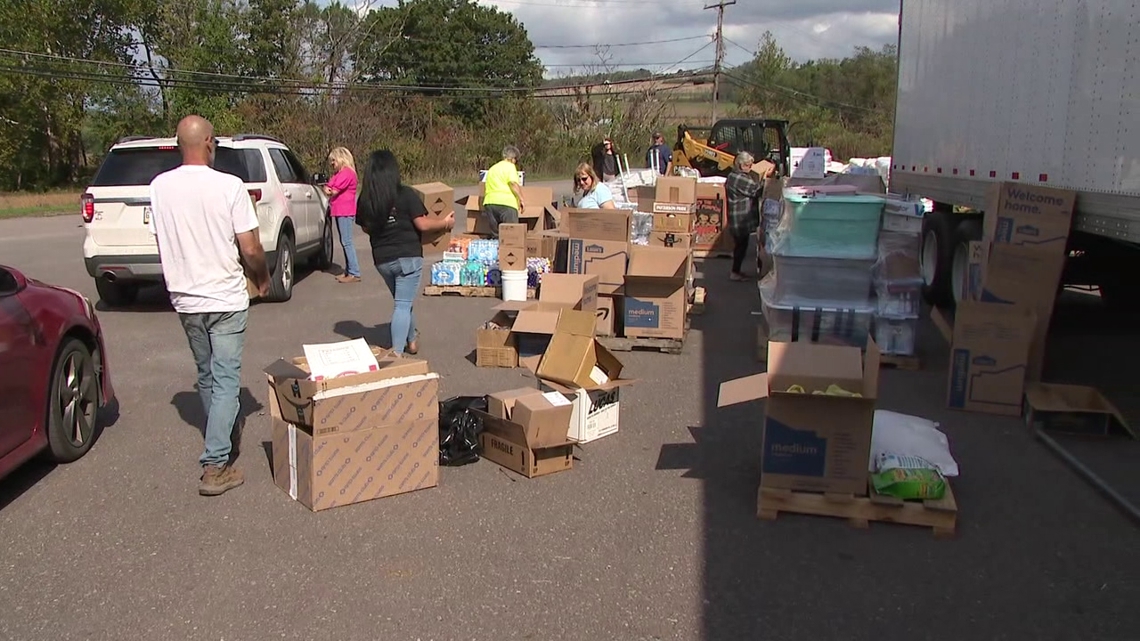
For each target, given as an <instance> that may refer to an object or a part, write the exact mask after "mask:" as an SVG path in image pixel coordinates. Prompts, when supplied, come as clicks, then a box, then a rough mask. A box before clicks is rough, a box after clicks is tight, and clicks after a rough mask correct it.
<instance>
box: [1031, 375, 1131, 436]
mask: <svg viewBox="0 0 1140 641" xmlns="http://www.w3.org/2000/svg"><path fill="white" fill-rule="evenodd" d="M1025 423H1026V424H1027V425H1029V427H1032V428H1034V429H1038V430H1045V431H1050V432H1062V433H1067V434H1079V435H1082V436H1109V435H1112V434H1113V433H1123V434H1125V435H1127V436H1130V437H1132V438H1136V433H1135V432H1134V431H1133V430H1132V427H1131V426H1130V425H1129V424H1128V421H1126V420H1124V415H1123V414H1121V413H1120V410H1118V409H1116V406H1115V405H1113V404H1112V401H1109V400H1108V399H1107V398H1105V397H1104V395H1103V394H1101V393H1100V391H1099V390H1097V389H1096V388H1095V387H1086V386H1084V385H1058V384H1055V383H1030V384H1029V385H1027V386H1026V388H1025Z"/></svg>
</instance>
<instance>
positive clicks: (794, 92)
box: [724, 73, 878, 113]
mask: <svg viewBox="0 0 1140 641" xmlns="http://www.w3.org/2000/svg"><path fill="white" fill-rule="evenodd" d="M724 76H725V77H726V78H728V79H729V80H733V81H735V82H736V83H737V84H738V85H749V86H752V87H756V88H757V89H762V90H765V91H773V90H777V91H780V92H783V93H784V94H785V95H787V96H788V97H789V98H792V99H795V100H800V101H803V102H811V103H812V104H814V105H815V106H817V107H830V108H832V109H836V110H837V111H843V110H848V111H862V112H865V113H877V111H878V110H877V109H872V108H870V107H861V106H859V105H852V104H850V103H846V102H839V101H837V100H829V99H827V98H821V97H820V96H816V95H813V94H809V93H804V92H803V91H800V90H798V89H792V88H791V87H784V86H782V85H777V84H773V83H767V84H762V83H759V82H756V81H754V80H750V79H747V78H742V77H739V76H736V75H733V74H731V73H725V74H724Z"/></svg>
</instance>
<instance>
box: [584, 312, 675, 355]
mask: <svg viewBox="0 0 1140 641" xmlns="http://www.w3.org/2000/svg"><path fill="white" fill-rule="evenodd" d="M688 337H689V320H688V317H686V319H685V333H684V337H683V338H626V337H624V336H599V337H598V342H599V343H601V344H602V345H603V346H605V348H606V349H608V350H610V351H611V352H632V351H634V350H649V351H657V352H661V353H663V354H681V353H683V352H684V351H685V341H686V340H687V339H688Z"/></svg>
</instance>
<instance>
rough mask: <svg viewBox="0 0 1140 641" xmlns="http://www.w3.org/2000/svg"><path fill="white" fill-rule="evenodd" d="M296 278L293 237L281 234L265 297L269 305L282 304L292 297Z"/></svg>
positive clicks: (284, 233)
mask: <svg viewBox="0 0 1140 641" xmlns="http://www.w3.org/2000/svg"><path fill="white" fill-rule="evenodd" d="M296 277H297V262H296V256H295V255H294V252H293V237H292V236H290V235H289V234H288V233H287V232H282V233H281V236H280V238H279V239H278V241H277V264H276V265H275V266H274V267H273V274H272V275H271V276H270V278H269V295H267V296H266V297H265V299H266V300H268V301H269V302H271V303H283V302H285V301H287V300H289V299H290V298H292V297H293V282H294V281H295V280H296Z"/></svg>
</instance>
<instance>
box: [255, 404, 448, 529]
mask: <svg viewBox="0 0 1140 641" xmlns="http://www.w3.org/2000/svg"><path fill="white" fill-rule="evenodd" d="M271 398H272V397H271ZM271 439H272V444H273V451H272V459H273V482H274V484H275V485H277V487H279V488H281V489H282V490H283V491H285V493H287V494H288V495H289V496H290V497H292V498H293V499H294V500H296V501H299V502H300V503H301V504H302V505H304V506H305V507H307V508H309V509H310V510H312V511H314V512H319V511H321V510H327V509H329V508H332V507H337V506H341V505H349V504H352V503H360V502H363V501H369V500H372V499H378V498H383V497H386V496H393V495H396V494H403V493H405V492H411V491H413V490H421V489H425V488H429V487H435V486H436V485H438V484H439V421H438V419H435V418H431V419H417V420H415V421H411V422H408V423H402V424H394V425H389V426H387V427H381V428H376V429H363V430H356V431H350V432H344V433H340V434H326V435H324V436H314V435H313V433H312V431H311V429H310V428H306V427H302V426H298V425H295V424H293V423H289V422H286V421H283V420H281V419H280V418H278V417H274V418H273V428H272V436H271Z"/></svg>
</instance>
